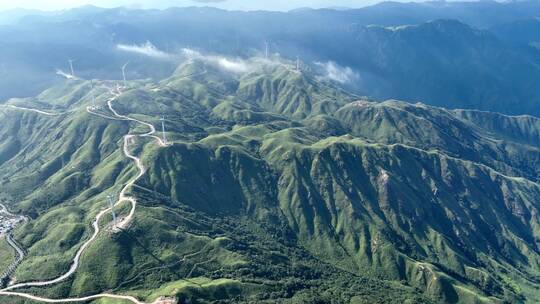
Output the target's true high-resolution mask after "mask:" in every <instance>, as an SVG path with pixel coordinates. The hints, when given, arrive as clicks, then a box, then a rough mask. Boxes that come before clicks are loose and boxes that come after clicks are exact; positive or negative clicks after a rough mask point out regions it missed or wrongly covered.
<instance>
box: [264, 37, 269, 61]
mask: <svg viewBox="0 0 540 304" xmlns="http://www.w3.org/2000/svg"><path fill="white" fill-rule="evenodd" d="M268 50H269V45H268V41H265V42H264V57H265V58H266V59H268Z"/></svg>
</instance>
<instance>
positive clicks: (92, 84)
mask: <svg viewBox="0 0 540 304" xmlns="http://www.w3.org/2000/svg"><path fill="white" fill-rule="evenodd" d="M90 94H92V109H97V106H96V95H95V94H94V80H93V79H90Z"/></svg>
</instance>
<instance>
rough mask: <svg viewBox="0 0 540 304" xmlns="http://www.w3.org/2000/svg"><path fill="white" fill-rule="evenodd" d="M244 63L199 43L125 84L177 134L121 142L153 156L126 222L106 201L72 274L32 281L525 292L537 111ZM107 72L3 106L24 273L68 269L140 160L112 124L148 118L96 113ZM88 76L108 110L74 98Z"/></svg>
mask: <svg viewBox="0 0 540 304" xmlns="http://www.w3.org/2000/svg"><path fill="white" fill-rule="evenodd" d="M250 65H251V66H252V67H251V68H250V70H249V72H246V73H243V74H237V73H229V72H227V71H226V70H223V68H220V67H217V66H216V65H215V64H212V63H209V62H202V61H198V60H195V61H191V62H188V63H186V64H184V65H182V66H181V67H179V68H178V69H177V70H176V72H175V73H174V74H173V75H172V76H171V77H170V78H169V79H166V80H163V81H162V82H160V83H150V82H132V83H129V88H126V89H125V90H124V92H123V93H122V94H121V95H120V96H119V97H118V98H117V99H116V100H115V101H114V102H113V106H114V108H115V109H116V110H117V111H118V112H119V113H121V114H124V115H128V116H130V117H133V118H137V119H139V120H142V121H145V122H148V123H151V124H153V125H154V126H155V127H156V128H157V129H158V130H161V122H160V120H159V118H160V117H162V116H163V117H164V124H165V128H166V137H167V138H168V139H169V141H170V142H171V145H170V146H167V147H159V146H158V145H156V144H155V142H154V141H152V140H151V139H141V138H138V139H136V140H135V142H133V143H132V145H130V151H133V153H136V154H137V155H141V156H142V160H143V163H144V164H145V166H146V167H147V168H148V170H147V172H146V174H145V175H144V176H143V177H142V178H141V179H140V180H138V181H137V182H136V184H135V186H134V187H132V188H131V189H129V193H128V194H130V195H132V196H134V197H136V198H137V200H138V202H139V204H138V206H137V209H136V214H135V219H134V222H133V223H132V224H131V225H130V226H129V228H128V229H126V230H124V231H122V232H121V233H111V232H110V230H108V229H107V227H110V226H111V220H112V218H111V217H110V215H108V216H106V217H105V218H104V219H103V220H102V221H101V222H100V226H101V227H103V228H104V231H103V232H102V233H101V234H100V235H99V236H98V238H97V240H96V241H95V242H94V243H92V244H91V245H90V246H89V247H88V250H87V251H85V252H84V254H83V256H82V258H81V266H80V268H79V269H78V270H77V272H76V274H75V275H74V276H73V277H71V278H70V279H68V280H66V281H65V282H63V283H61V284H58V285H55V286H51V287H47V288H32V289H29V290H25V291H28V292H32V293H34V294H40V295H46V296H50V297H53V298H61V297H67V296H81V295H91V294H95V293H99V292H104V291H109V292H115V293H119V294H129V295H133V296H137V297H139V298H140V299H141V300H145V301H148V302H151V301H154V300H155V299H156V298H158V297H160V296H167V297H176V298H177V299H179V300H181V301H184V302H186V301H189V302H190V303H212V302H216V301H222V302H224V303H250V302H260V303H276V302H277V303H330V302H331V303H505V302H509V303H534V301H535V299H536V298H537V297H538V296H539V294H538V289H539V287H540V281H539V278H540V250H539V248H538V242H539V240H540V217H539V216H538V214H539V208H540V205H539V201H538V197H540V184H539V183H538V180H539V178H540V171H538V170H539V169H538V168H540V166H539V163H540V137H539V136H540V120H539V119H537V118H534V117H529V116H520V117H511V116H504V115H500V114H495V113H488V112H477V111H466V110H453V111H450V110H445V109H442V108H435V107H430V106H426V105H423V104H415V105H411V104H406V103H402V102H399V101H385V102H375V101H368V100H359V98H358V97H356V96H354V95H352V94H348V93H347V92H346V91H345V90H343V89H341V88H339V87H338V86H336V85H335V84H333V83H330V82H325V81H322V80H321V79H318V78H317V77H316V75H313V74H311V72H309V71H302V72H298V71H295V70H293V69H291V68H289V67H288V66H287V63H279V64H277V63H275V62H274V63H268V62H267V63H264V62H260V61H253V62H252V63H251V64H250ZM103 85H108V86H112V84H111V83H106V82H105V83H102V84H101V85H97V86H96V87H95V88H94V91H93V92H89V91H88V90H89V87H88V84H87V83H86V82H84V81H78V82H69V83H66V84H65V85H64V86H63V87H60V88H53V89H51V90H49V91H48V92H46V93H44V94H42V95H41V97H37V98H36V99H35V100H34V101H33V102H34V103H31V104H28V105H27V106H28V107H30V106H36V107H37V106H40V107H41V106H43V108H44V109H51V111H52V110H58V111H62V112H66V111H67V112H66V113H64V114H61V115H58V116H45V115H41V114H39V113H35V112H29V111H24V110H17V109H12V108H6V109H4V110H3V114H2V113H0V115H3V116H2V117H1V118H2V119H0V125H1V126H2V128H0V156H1V157H0V178H1V181H2V184H1V186H2V188H1V189H2V192H5V194H6V195H10V196H12V197H14V198H16V201H17V203H15V204H13V206H11V207H12V208H13V209H14V210H19V211H22V212H24V213H26V214H28V215H30V216H31V217H32V220H31V221H29V222H28V223H27V224H25V225H23V226H22V227H20V228H18V229H17V230H16V232H15V237H16V238H17V240H19V241H20V243H21V244H22V245H23V246H24V247H25V248H26V249H27V250H28V256H27V258H26V259H25V260H24V261H23V263H22V264H21V265H20V266H19V268H18V269H17V272H16V278H17V280H18V281H28V280H38V279H46V278H54V277H55V276H58V275H59V274H61V273H63V272H65V271H66V270H67V269H68V268H69V265H70V261H71V259H72V257H73V255H74V254H75V252H76V250H77V249H78V248H79V247H80V246H81V244H82V242H84V240H86V239H87V238H88V237H89V234H90V233H91V231H92V230H91V229H90V223H91V221H92V220H93V218H94V216H95V215H96V214H97V213H98V212H99V211H100V210H101V208H103V207H105V206H106V205H107V202H106V195H107V194H109V193H118V192H119V189H120V188H121V187H122V186H123V185H124V184H125V183H126V182H127V181H128V180H129V179H130V178H132V177H133V176H135V174H136V172H137V171H136V169H135V167H134V165H133V164H132V163H131V162H130V161H128V160H127V159H126V158H125V157H124V155H123V154H122V151H121V148H122V136H123V135H125V134H127V133H128V132H131V133H144V132H147V131H148V130H147V129H146V128H145V127H144V126H141V125H140V124H137V123H133V122H128V121H117V120H110V119H107V118H105V117H107V116H111V115H112V113H111V112H110V111H109V110H108V109H107V108H106V107H105V106H104V105H105V104H104V103H105V101H106V100H107V99H108V98H110V93H109V92H108V90H107V89H106V88H104V86H103ZM81 92H83V93H81ZM91 93H94V94H95V95H94V96H96V97H97V101H98V104H99V105H101V106H102V108H101V109H99V110H96V112H97V113H98V114H101V115H102V116H96V115H93V114H90V113H88V112H86V109H85V107H86V106H87V105H90V104H91V98H88V96H91V95H89V94H91ZM46 96H54V98H53V97H46ZM60 96H65V98H63V97H60ZM74 96H79V97H74ZM58 97H60V98H58ZM48 98H53V99H54V100H56V102H55V103H52V102H50V101H47V100H50V99H48ZM60 99H62V100H64V101H59V100H60ZM36 100H39V102H40V103H38V102H37V101H36ZM11 102H12V103H16V102H22V101H15V100H14V101H11ZM26 102H30V100H28V101H26ZM46 105H49V106H46ZM21 106H22V105H21ZM156 135H159V136H162V134H161V132H159V133H157V134H156ZM117 212H118V214H119V215H120V216H122V215H125V214H127V212H128V206H127V205H123V206H122V207H120V208H119V209H118V210H117ZM14 301H15V303H24V302H22V301H19V300H18V299H14ZM17 301H19V302H17ZM96 303H116V302H114V301H110V300H100V301H96Z"/></svg>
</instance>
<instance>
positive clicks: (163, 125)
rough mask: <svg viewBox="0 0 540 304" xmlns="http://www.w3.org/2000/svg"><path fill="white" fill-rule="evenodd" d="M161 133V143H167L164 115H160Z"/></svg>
mask: <svg viewBox="0 0 540 304" xmlns="http://www.w3.org/2000/svg"><path fill="white" fill-rule="evenodd" d="M159 120H161V133H162V134H163V143H164V144H167V137H166V136H165V117H163V116H161V118H160V119H159Z"/></svg>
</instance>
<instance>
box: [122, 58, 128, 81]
mask: <svg viewBox="0 0 540 304" xmlns="http://www.w3.org/2000/svg"><path fill="white" fill-rule="evenodd" d="M128 64H129V61H128V62H126V64H124V65H123V66H122V77H124V87H127V81H126V67H127V66H128Z"/></svg>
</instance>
